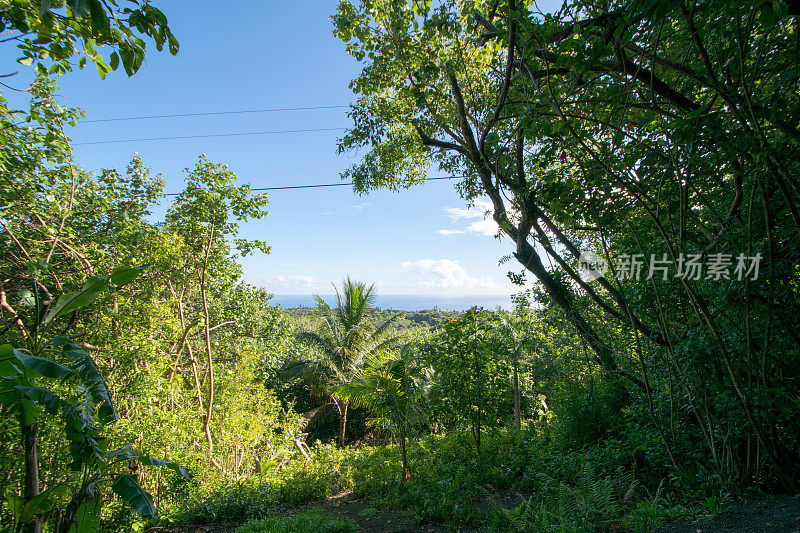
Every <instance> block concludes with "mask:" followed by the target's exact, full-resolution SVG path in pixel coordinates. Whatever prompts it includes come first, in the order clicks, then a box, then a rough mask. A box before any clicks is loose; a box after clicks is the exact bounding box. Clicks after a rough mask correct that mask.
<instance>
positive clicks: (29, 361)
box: [14, 350, 75, 381]
mask: <svg viewBox="0 0 800 533" xmlns="http://www.w3.org/2000/svg"><path fill="white" fill-rule="evenodd" d="M14 356H15V357H16V358H17V360H18V361H19V362H20V363H22V366H24V367H25V368H27V369H28V370H31V371H33V372H35V373H36V374H38V375H41V376H44V377H46V378H50V379H57V380H60V381H68V380H70V379H72V378H73V377H75V371H74V370H72V369H71V368H67V367H65V366H64V365H61V364H59V363H56V362H55V361H53V360H51V359H45V358H43V357H35V356H33V355H27V354H25V353H23V352H21V351H19V350H14Z"/></svg>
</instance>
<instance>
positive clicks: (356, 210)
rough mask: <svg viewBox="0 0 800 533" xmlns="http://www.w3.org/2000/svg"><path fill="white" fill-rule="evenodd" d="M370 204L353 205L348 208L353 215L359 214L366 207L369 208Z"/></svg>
mask: <svg viewBox="0 0 800 533" xmlns="http://www.w3.org/2000/svg"><path fill="white" fill-rule="evenodd" d="M371 205H372V204H371V203H369V202H361V203H360V204H353V205H350V206H348V207H349V208H350V209H351V210H352V211H353V212H354V213H360V212H361V211H363V210H364V209H366V208H367V207H369V206H371Z"/></svg>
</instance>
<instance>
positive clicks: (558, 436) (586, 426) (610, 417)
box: [551, 381, 629, 451]
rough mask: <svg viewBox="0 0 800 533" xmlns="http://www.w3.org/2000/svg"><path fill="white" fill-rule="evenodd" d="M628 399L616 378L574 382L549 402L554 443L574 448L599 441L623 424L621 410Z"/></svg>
mask: <svg viewBox="0 0 800 533" xmlns="http://www.w3.org/2000/svg"><path fill="white" fill-rule="evenodd" d="M628 403H629V394H628V391H627V390H626V389H625V387H624V386H623V385H622V384H620V383H619V382H616V381H603V382H598V383H594V384H593V385H587V384H573V385H572V386H570V387H568V388H566V390H564V391H563V392H562V394H561V395H560V396H559V398H558V401H556V402H553V404H552V405H551V407H552V409H553V413H554V420H553V442H554V444H555V445H556V446H557V447H558V448H560V449H562V450H575V451H577V450H580V449H581V448H582V447H583V446H585V445H587V444H596V443H599V442H600V441H602V440H604V439H605V438H607V437H608V436H610V435H611V434H612V432H613V430H615V429H618V428H619V427H621V426H622V424H623V418H624V417H623V413H622V410H623V408H624V407H626V406H627V405H628Z"/></svg>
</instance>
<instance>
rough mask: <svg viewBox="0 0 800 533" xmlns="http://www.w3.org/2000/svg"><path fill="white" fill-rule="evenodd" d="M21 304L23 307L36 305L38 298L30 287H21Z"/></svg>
mask: <svg viewBox="0 0 800 533" xmlns="http://www.w3.org/2000/svg"><path fill="white" fill-rule="evenodd" d="M19 305H21V306H22V307H34V306H35V305H36V298H35V297H34V296H33V292H31V291H30V290H28V289H20V290H19Z"/></svg>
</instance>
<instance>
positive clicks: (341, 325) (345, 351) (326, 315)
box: [283, 277, 400, 446]
mask: <svg viewBox="0 0 800 533" xmlns="http://www.w3.org/2000/svg"><path fill="white" fill-rule="evenodd" d="M334 291H335V292H336V307H335V308H331V307H330V306H329V305H328V304H327V303H326V302H325V300H323V299H322V298H321V297H320V296H319V295H315V296H314V299H315V300H316V302H317V310H318V311H319V314H320V316H321V318H322V327H321V330H320V331H319V332H311V331H304V332H301V333H299V334H298V335H297V339H298V340H299V341H300V342H302V343H304V344H306V345H307V346H309V347H313V348H314V349H316V350H317V351H318V352H319V355H320V359H319V360H305V361H295V362H293V363H291V364H289V365H287V367H286V368H285V369H284V371H283V376H284V377H285V378H292V377H301V376H302V377H303V378H305V379H306V380H307V381H309V382H310V383H312V384H313V385H314V386H318V387H321V388H323V389H324V390H326V391H327V392H328V394H330V395H331V398H332V399H333V401H334V403H335V404H336V408H337V409H338V411H339V445H340V446H344V444H345V430H346V427H347V410H348V408H349V406H350V401H349V400H348V399H347V398H342V397H339V396H338V395H337V394H336V392H335V391H336V389H337V388H338V387H340V386H342V385H345V384H348V383H351V382H352V381H353V379H354V378H355V376H356V375H357V374H358V372H359V371H360V370H361V368H362V367H363V366H364V364H365V363H366V361H367V358H368V357H369V356H370V355H372V354H375V353H377V352H379V351H381V350H387V349H390V348H392V347H393V346H395V345H396V344H397V343H398V342H399V337H397V336H394V335H389V327H390V326H391V325H392V323H394V321H395V320H397V318H399V316H400V314H399V313H398V314H395V315H392V316H390V317H389V318H387V319H386V320H383V321H382V322H381V323H379V324H377V325H375V324H373V323H372V322H371V321H370V320H369V316H368V314H369V311H370V309H371V308H372V307H373V306H374V303H375V292H374V285H370V286H369V287H367V286H366V285H365V284H364V283H361V282H357V281H354V280H351V279H350V278H349V277H347V278H346V279H345V280H344V282H343V283H342V288H341V293H340V292H339V289H338V288H337V287H335V286H334Z"/></svg>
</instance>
